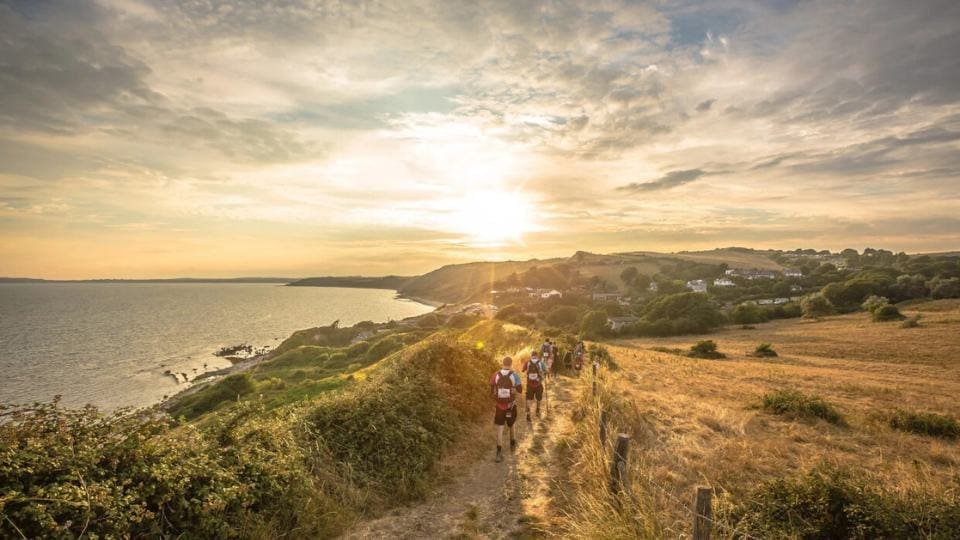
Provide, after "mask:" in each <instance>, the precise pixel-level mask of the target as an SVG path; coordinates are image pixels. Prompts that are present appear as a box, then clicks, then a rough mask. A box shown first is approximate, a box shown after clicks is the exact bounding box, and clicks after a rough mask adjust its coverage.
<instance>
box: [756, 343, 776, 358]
mask: <svg viewBox="0 0 960 540" xmlns="http://www.w3.org/2000/svg"><path fill="white" fill-rule="evenodd" d="M753 356H757V357H761V358H772V357H775V356H778V355H777V351H775V350H773V346H772V345H770V344H769V343H761V344H760V345H757V348H756V349H754V350H753Z"/></svg>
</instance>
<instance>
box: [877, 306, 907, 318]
mask: <svg viewBox="0 0 960 540" xmlns="http://www.w3.org/2000/svg"><path fill="white" fill-rule="evenodd" d="M905 318H906V317H904V316H903V315H902V314H901V313H900V310H899V309H897V306H891V305H890V304H884V305H882V306H880V307H878V308H876V309H875V310H874V311H873V321H874V322H885V321H899V320H902V319H905Z"/></svg>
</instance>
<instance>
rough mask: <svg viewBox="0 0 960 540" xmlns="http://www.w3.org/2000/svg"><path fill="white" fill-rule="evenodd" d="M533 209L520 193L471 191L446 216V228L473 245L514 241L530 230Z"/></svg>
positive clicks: (533, 227) (516, 241)
mask: <svg viewBox="0 0 960 540" xmlns="http://www.w3.org/2000/svg"><path fill="white" fill-rule="evenodd" d="M534 219H535V216H534V209H533V205H532V203H531V202H530V201H529V200H528V199H527V198H526V197H525V196H524V195H523V194H521V193H515V192H509V191H473V192H470V193H467V194H466V195H464V196H463V197H462V198H460V199H458V200H457V202H456V205H455V208H453V209H452V213H451V217H450V228H451V229H452V230H453V231H454V232H457V233H460V234H463V235H465V236H467V237H469V239H470V243H471V244H472V245H476V246H501V245H504V244H509V243H518V242H520V241H521V240H522V239H523V235H524V234H525V233H528V232H530V231H533V230H534V229H535V227H536V224H535V222H534Z"/></svg>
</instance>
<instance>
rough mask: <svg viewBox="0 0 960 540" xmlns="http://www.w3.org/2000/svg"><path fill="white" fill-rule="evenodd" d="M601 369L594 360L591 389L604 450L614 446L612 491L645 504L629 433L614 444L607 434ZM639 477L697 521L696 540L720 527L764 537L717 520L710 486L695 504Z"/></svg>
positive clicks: (748, 538) (752, 539)
mask: <svg viewBox="0 0 960 540" xmlns="http://www.w3.org/2000/svg"><path fill="white" fill-rule="evenodd" d="M601 369H602V367H601V365H600V363H599V362H594V363H593V370H592V371H593V380H592V381H591V389H592V390H591V391H592V396H593V398H594V399H596V400H597V403H596V404H597V409H598V410H597V414H598V418H597V421H598V425H599V431H600V434H599V435H600V441H601V444H602V446H603V448H604V451H607V449H608V448H612V455H611V466H610V476H611V478H610V491H611V492H612V493H613V494H614V495H616V494H617V493H622V494H623V495H626V496H627V498H628V499H629V500H630V501H631V503H632V504H633V505H634V507H640V506H643V504H642V501H640V499H639V498H638V497H637V495H636V494H635V492H634V490H633V489H632V486H631V485H630V479H631V478H632V477H631V475H630V469H629V460H628V448H629V436H628V435H626V434H622V433H621V434H619V435H617V442H616V443H614V444H613V445H611V444H610V442H609V440H608V437H607V433H608V432H609V431H610V430H609V423H610V415H609V414H608V412H607V410H606V407H604V406H603V404H602V403H601V400H600V399H599V397H598V387H600V385H601V383H602V379H603V377H600V373H601ZM614 433H616V431H614ZM635 478H638V479H639V480H640V481H641V482H642V483H643V487H644V488H645V490H646V492H647V493H651V494H652V493H658V494H661V495H662V496H664V497H665V498H666V499H668V500H669V501H671V502H672V503H674V505H675V509H676V510H679V511H680V512H682V513H683V514H684V515H686V516H687V517H688V518H689V519H690V521H691V522H692V524H693V525H692V535H691V538H693V539H694V540H709V539H710V538H711V535H712V530H713V529H716V530H717V531H718V532H720V531H722V534H724V535H728V536H729V537H730V538H741V539H744V540H761V538H760V537H758V536H755V535H753V534H750V533H749V532H747V531H744V530H742V529H741V528H740V527H737V526H734V525H731V524H729V523H726V522H725V521H723V520H720V519H716V518H715V517H714V516H713V510H712V501H713V498H712V494H713V489H712V488H710V487H703V486H700V487H698V488H697V489H696V497H695V499H694V500H693V504H690V502H691V501H684V500H682V499H681V498H680V497H678V496H677V495H676V494H675V493H674V492H673V490H671V489H669V488H668V487H667V486H664V485H662V484H660V483H658V482H657V481H656V480H654V478H653V477H652V476H651V475H649V474H642V473H641V474H639V475H636V476H635ZM637 519H639V518H637Z"/></svg>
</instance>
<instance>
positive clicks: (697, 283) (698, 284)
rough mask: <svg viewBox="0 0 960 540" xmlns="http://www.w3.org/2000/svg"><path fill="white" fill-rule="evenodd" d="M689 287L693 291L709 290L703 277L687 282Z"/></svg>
mask: <svg viewBox="0 0 960 540" xmlns="http://www.w3.org/2000/svg"><path fill="white" fill-rule="evenodd" d="M687 288H688V289H690V290H691V291H693V292H700V293H705V292H707V282H706V281H704V280H702V279H695V280H693V281H688V282H687Z"/></svg>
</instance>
